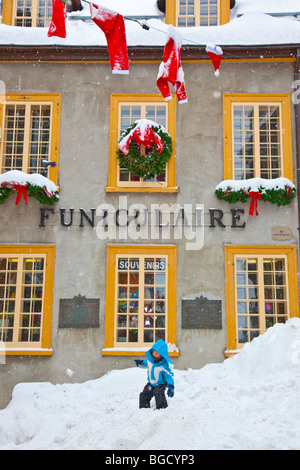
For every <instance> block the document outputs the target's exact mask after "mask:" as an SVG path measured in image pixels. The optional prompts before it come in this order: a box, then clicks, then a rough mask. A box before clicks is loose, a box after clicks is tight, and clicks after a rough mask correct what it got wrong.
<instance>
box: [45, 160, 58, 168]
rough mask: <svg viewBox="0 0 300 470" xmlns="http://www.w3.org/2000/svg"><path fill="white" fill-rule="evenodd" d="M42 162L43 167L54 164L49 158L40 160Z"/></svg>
mask: <svg viewBox="0 0 300 470" xmlns="http://www.w3.org/2000/svg"><path fill="white" fill-rule="evenodd" d="M42 164H43V166H44V167H45V168H48V166H56V162H51V160H42Z"/></svg>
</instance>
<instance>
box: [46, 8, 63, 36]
mask: <svg viewBox="0 0 300 470" xmlns="http://www.w3.org/2000/svg"><path fill="white" fill-rule="evenodd" d="M48 36H49V37H51V36H58V37H59V38H65V37H66V36H67V33H66V0H52V20H51V23H50V26H49V30H48Z"/></svg>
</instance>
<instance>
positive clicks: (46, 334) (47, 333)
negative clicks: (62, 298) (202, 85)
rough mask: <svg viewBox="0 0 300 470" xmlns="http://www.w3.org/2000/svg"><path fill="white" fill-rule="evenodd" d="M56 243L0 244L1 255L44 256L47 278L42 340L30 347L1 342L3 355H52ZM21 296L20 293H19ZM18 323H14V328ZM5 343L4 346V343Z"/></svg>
mask: <svg viewBox="0 0 300 470" xmlns="http://www.w3.org/2000/svg"><path fill="white" fill-rule="evenodd" d="M55 249H56V247H55V245H0V257H1V255H2V256H9V257H10V256H13V257H16V258H18V259H19V258H20V259H23V258H25V257H27V256H28V257H29V258H33V257H39V256H40V257H43V258H44V259H45V260H46V262H45V270H44V272H45V276H46V277H45V279H44V297H43V312H42V318H43V323H42V328H41V340H40V342H39V343H37V345H36V346H33V343H30V345H28V347H27V346H26V343H19V346H18V344H14V345H13V346H12V347H10V343H9V342H6V343H1V342H0V354H1V355H3V354H4V355H8V356H11V355H14V356H18V355H21V356H26V355H30V356H32V355H38V356H50V355H52V349H51V327H52V308H53V288H54V269H55ZM20 289H21V286H20V284H17V291H18V290H19V291H20ZM18 296H20V294H18ZM16 316H18V317H19V316H20V312H16ZM15 327H16V325H14V328H15ZM3 344H4V345H5V347H4V348H3V346H2V345H3Z"/></svg>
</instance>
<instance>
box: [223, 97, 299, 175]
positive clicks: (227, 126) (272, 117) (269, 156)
mask: <svg viewBox="0 0 300 470" xmlns="http://www.w3.org/2000/svg"><path fill="white" fill-rule="evenodd" d="M290 119H291V118H290V97H289V95H224V158H225V162H224V163H225V165H224V171H225V176H224V179H236V180H243V179H249V178H265V179H273V178H279V177H281V176H284V177H286V178H289V179H290V180H292V179H293V170H292V149H291V125H290Z"/></svg>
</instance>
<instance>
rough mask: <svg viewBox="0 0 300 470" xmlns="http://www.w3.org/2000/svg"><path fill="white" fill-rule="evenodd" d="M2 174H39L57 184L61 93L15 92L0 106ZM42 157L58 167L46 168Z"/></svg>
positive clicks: (0, 163)
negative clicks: (22, 93)
mask: <svg viewBox="0 0 300 470" xmlns="http://www.w3.org/2000/svg"><path fill="white" fill-rule="evenodd" d="M0 119H1V122H2V132H1V135H2V139H1V141H0V173H4V172H6V171H10V170H20V171H23V172H25V173H29V174H31V173H39V174H41V175H43V176H46V177H47V178H50V179H51V180H52V181H54V182H55V183H57V172H58V154H59V127H60V95H58V94H49V95H39V94H28V95H21V94H14V93H10V94H9V95H7V96H5V97H4V99H3V101H2V103H1V106H0ZM43 160H46V161H54V162H55V163H56V166H55V167H53V166H48V167H45V166H44V165H43Z"/></svg>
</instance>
